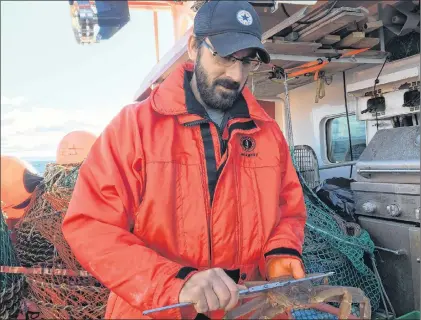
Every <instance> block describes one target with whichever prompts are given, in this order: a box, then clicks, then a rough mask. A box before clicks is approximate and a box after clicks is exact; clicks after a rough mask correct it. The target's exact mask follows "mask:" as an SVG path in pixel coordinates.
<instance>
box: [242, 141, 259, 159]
mask: <svg viewBox="0 0 421 320" xmlns="http://www.w3.org/2000/svg"><path fill="white" fill-rule="evenodd" d="M240 144H241V147H242V148H243V150H244V151H245V152H243V153H241V155H242V156H245V157H256V156H257V153H251V152H252V151H253V150H254V148H256V141H255V140H254V139H253V138H252V137H249V136H244V137H242V138H241V139H240Z"/></svg>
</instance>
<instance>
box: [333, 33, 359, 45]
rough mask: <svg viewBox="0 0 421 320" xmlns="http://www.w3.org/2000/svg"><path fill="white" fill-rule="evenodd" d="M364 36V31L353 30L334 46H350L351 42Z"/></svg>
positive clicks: (355, 41) (353, 42)
mask: <svg viewBox="0 0 421 320" xmlns="http://www.w3.org/2000/svg"><path fill="white" fill-rule="evenodd" d="M364 38H365V33H364V32H353V33H351V34H350V35H348V36H346V37H345V38H343V39H342V40H341V41H339V43H337V44H336V46H335V47H336V48H350V47H351V46H352V45H353V44H355V43H357V42H360V41H361V40H362V39H364Z"/></svg>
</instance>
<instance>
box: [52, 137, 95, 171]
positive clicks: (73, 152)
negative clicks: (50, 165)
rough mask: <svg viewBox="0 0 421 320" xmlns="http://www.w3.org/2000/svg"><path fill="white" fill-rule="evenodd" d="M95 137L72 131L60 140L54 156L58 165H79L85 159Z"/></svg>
mask: <svg viewBox="0 0 421 320" xmlns="http://www.w3.org/2000/svg"><path fill="white" fill-rule="evenodd" d="M96 138H97V137H96V136H95V135H94V134H92V133H90V132H88V131H72V132H70V133H68V134H66V135H65V136H64V137H63V139H61V141H60V143H59V145H58V147H57V154H56V162H57V163H58V164H73V163H80V162H82V161H83V160H85V159H86V157H87V156H88V153H89V150H91V147H92V145H93V144H94V142H95V141H96Z"/></svg>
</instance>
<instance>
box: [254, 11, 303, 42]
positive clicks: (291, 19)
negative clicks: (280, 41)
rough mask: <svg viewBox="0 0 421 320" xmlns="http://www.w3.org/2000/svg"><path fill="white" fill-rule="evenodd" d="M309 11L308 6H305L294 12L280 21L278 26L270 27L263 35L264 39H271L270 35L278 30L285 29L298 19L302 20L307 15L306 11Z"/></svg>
mask: <svg viewBox="0 0 421 320" xmlns="http://www.w3.org/2000/svg"><path fill="white" fill-rule="evenodd" d="M307 11H308V7H304V8H302V9H300V10H298V11H297V12H296V13H294V14H293V15H292V16H291V17H289V18H287V19H285V20H283V21H282V22H280V23H278V24H277V25H276V26H274V27H272V28H270V29H269V30H267V31H266V32H264V33H263V35H262V41H265V40H267V39H269V38H270V37H272V36H274V35H275V34H277V33H278V32H280V31H282V30H284V29H285V28H287V27H289V26H292V25H293V24H294V23H296V22H297V21H299V20H301V19H302V18H304V17H305V15H306V13H307Z"/></svg>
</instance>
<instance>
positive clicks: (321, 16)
mask: <svg viewBox="0 0 421 320" xmlns="http://www.w3.org/2000/svg"><path fill="white" fill-rule="evenodd" d="M344 12H348V13H351V12H352V13H364V12H365V13H366V12H367V9H365V10H362V9H361V8H360V7H358V8H347V7H340V8H335V9H333V10H332V11H331V12H329V13H327V10H325V11H323V12H319V13H318V14H317V15H315V16H314V17H312V18H311V19H310V20H316V22H314V23H312V24H310V25H304V27H302V28H298V29H297V30H295V31H298V32H299V34H300V35H301V36H302V35H304V34H306V33H308V32H310V31H311V30H313V29H314V30H316V29H318V28H319V27H320V25H322V24H324V23H325V22H327V21H329V20H331V19H333V18H334V17H335V16H337V15H339V14H341V13H344ZM326 13H327V15H326ZM365 15H366V14H365ZM361 20H364V18H361V19H359V20H358V21H361ZM325 35H327V34H325Z"/></svg>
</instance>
